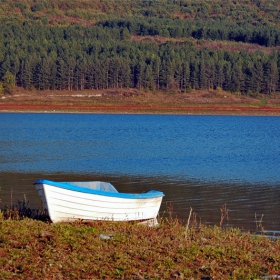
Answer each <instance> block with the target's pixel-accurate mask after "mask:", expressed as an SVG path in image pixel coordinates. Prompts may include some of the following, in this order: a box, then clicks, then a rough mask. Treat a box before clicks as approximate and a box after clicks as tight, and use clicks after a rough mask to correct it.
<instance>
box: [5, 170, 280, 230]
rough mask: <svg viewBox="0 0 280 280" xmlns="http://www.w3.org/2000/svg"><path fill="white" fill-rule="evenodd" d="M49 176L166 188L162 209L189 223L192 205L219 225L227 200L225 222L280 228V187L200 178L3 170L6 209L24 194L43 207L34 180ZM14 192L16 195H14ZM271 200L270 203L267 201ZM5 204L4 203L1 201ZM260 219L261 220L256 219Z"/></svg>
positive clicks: (122, 188)
mask: <svg viewBox="0 0 280 280" xmlns="http://www.w3.org/2000/svg"><path fill="white" fill-rule="evenodd" d="M40 178H45V179H50V180H57V181H91V180H101V181H107V182H111V183H112V184H113V185H114V186H115V187H116V188H117V190H118V191H119V192H135V193H136V192H145V191H148V190H150V189H156V190H160V191H163V192H164V194H165V197H164V199H163V202H162V206H161V209H160V215H161V216H167V215H168V212H169V211H172V216H173V217H177V218H178V219H180V220H183V222H186V221H187V219H188V216H189V211H190V207H191V208H192V209H193V211H194V212H195V213H196V215H197V218H198V219H199V221H200V220H201V221H202V222H203V223H206V224H210V225H219V224H220V217H221V212H220V208H221V207H222V206H223V205H224V204H225V203H226V206H227V209H228V210H229V220H228V221H227V220H225V221H224V222H223V225H225V226H235V227H239V228H243V229H245V230H253V231H256V230H259V228H258V229H257V227H256V225H257V223H256V222H260V219H261V217H262V216H263V217H262V221H261V222H262V226H263V227H264V229H265V230H269V231H270V232H271V235H273V233H275V232H276V233H277V231H278V232H279V229H280V219H279V213H280V204H279V197H280V186H279V185H278V186H269V185H267V186H264V185H260V186H256V185H232V184H225V183H215V184H214V183H213V182H212V183H208V184H207V183H203V182H199V181H181V182H178V181H175V182H174V181H172V180H170V178H168V177H161V178H153V177H145V178H144V177H129V176H126V177H114V176H106V175H104V176H89V175H75V174H68V175H66V174H18V173H0V187H1V198H2V208H3V206H4V204H5V205H9V204H10V203H11V201H12V202H13V203H14V202H17V200H20V201H22V200H23V198H24V197H26V199H27V200H28V201H29V206H30V207H31V208H41V207H42V204H41V200H40V199H39V196H38V194H37V192H36V191H35V187H34V186H33V182H34V181H35V180H37V179H40ZM11 194H12V197H11ZM267 201H269V203H267ZM0 205H1V204H0ZM256 218H257V221H256Z"/></svg>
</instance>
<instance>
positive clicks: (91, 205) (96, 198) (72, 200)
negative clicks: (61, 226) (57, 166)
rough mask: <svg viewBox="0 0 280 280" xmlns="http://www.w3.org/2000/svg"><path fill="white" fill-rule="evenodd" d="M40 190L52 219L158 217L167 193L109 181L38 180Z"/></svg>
mask: <svg viewBox="0 0 280 280" xmlns="http://www.w3.org/2000/svg"><path fill="white" fill-rule="evenodd" d="M34 185H36V190H37V191H38V194H39V196H40V197H41V199H42V201H43V204H44V207H45V208H46V210H47V211H48V214H49V216H50V219H51V221H52V222H54V223H56V222H62V221H74V220H108V221H139V220H151V219H156V217H157V215H158V212H159V208H160V205H161V202H162V198H163V196H164V194H163V193H162V192H160V191H155V190H151V191H149V192H146V193H138V194H132V193H119V192H118V191H117V190H116V189H115V188H114V187H113V185H111V184H110V183H106V182H98V181H91V182H54V181H49V180H44V179H40V180H37V181H36V182H35V183H34Z"/></svg>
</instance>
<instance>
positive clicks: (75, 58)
mask: <svg viewBox="0 0 280 280" xmlns="http://www.w3.org/2000/svg"><path fill="white" fill-rule="evenodd" d="M279 7H280V0H269V1H267V0H235V1H234V0H228V1H224V0H211V1H210V0H209V1H208V0H207V1H197V0H151V1H146V0H143V1H138V0H136V1H130V0H80V1H75V0H42V1H40V0H25V1H17V0H1V1H0V92H6V93H11V91H12V86H13V85H17V86H19V87H24V88H26V89H33V88H36V89H39V90H47V89H68V90H74V89H75V90H83V89H107V88H138V89H149V90H168V91H178V92H187V91H190V90H192V89H196V90H198V89H203V90H205V89H206V90H207V89H223V90H226V91H230V92H234V93H238V94H246V95H256V94H258V93H263V94H272V93H276V92H280V79H279V73H280V56H279V53H278V49H279V46H280V13H279V11H280V8H279Z"/></svg>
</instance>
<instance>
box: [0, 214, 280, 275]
mask: <svg viewBox="0 0 280 280" xmlns="http://www.w3.org/2000/svg"><path fill="white" fill-rule="evenodd" d="M14 213H15V211H11V209H10V210H9V211H7V209H6V210H5V211H2V212H1V215H0V228H1V230H0V256H1V257H0V278H1V279H107V280H108V279H204V280H205V279H263V278H262V277H264V276H269V278H266V279H273V278H272V277H273V275H277V274H280V240H278V239H270V238H267V237H263V236H260V235H254V234H251V233H249V232H242V231H240V230H239V229H236V228H223V227H221V226H214V227H209V226H205V225H201V224H198V223H197V222H196V219H195V218H194V217H193V216H190V220H189V223H188V224H187V225H182V224H181V223H180V222H179V221H178V220H176V219H173V218H172V217H171V216H170V217H169V218H159V226H158V227H148V226H143V225H139V224H135V223H128V222H109V221H107V222H105V221H93V222H87V223H82V222H75V223H56V224H53V223H50V222H48V221H45V222H44V221H41V220H36V219H34V218H33V219H31V218H24V217H21V216H23V215H18V214H14ZM16 213H17V212H16ZM30 213H33V214H34V213H35V212H32V211H31V212H29V214H30ZM21 214H22V213H21Z"/></svg>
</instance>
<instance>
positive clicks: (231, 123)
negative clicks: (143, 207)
mask: <svg viewBox="0 0 280 280" xmlns="http://www.w3.org/2000/svg"><path fill="white" fill-rule="evenodd" d="M279 139H280V118H279V117H237V116H234V117H233V116H232V117H231V116H161V115H102V114H96V115H95V114H0V187H1V193H0V198H1V200H2V202H1V203H0V206H1V207H3V206H4V205H9V204H10V203H14V202H16V201H17V200H22V199H23V197H24V196H26V198H27V199H28V200H29V203H30V206H31V207H40V206H41V202H40V200H39V197H38V195H37V193H36V192H35V188H34V186H33V185H32V184H33V182H34V181H35V180H36V179H39V178H44V179H51V180H58V181H76V180H81V181H89V180H103V181H108V182H111V183H112V184H113V185H115V186H116V187H117V189H118V190H119V191H123V192H142V191H147V190H150V189H156V190H160V191H163V192H164V193H165V197H164V200H163V203H162V207H161V215H166V212H167V211H168V210H169V209H170V206H171V208H172V209H173V210H172V211H173V215H174V216H177V217H178V218H179V219H183V220H186V219H187V218H188V215H189V211H190V207H191V208H192V209H193V211H194V212H195V213H196V214H197V217H198V218H199V219H201V221H202V222H204V223H209V224H215V225H219V223H220V216H221V212H220V208H221V207H222V206H223V205H224V204H225V203H226V205H227V208H228V209H229V221H224V224H225V223H227V225H228V226H231V225H232V226H238V227H241V228H245V229H252V230H254V229H256V219H261V217H262V215H263V218H262V225H263V227H264V228H265V229H266V230H272V231H276V230H278V231H279V230H280V211H279V210H280V203H279V198H280V172H279V170H280V140H279Z"/></svg>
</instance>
